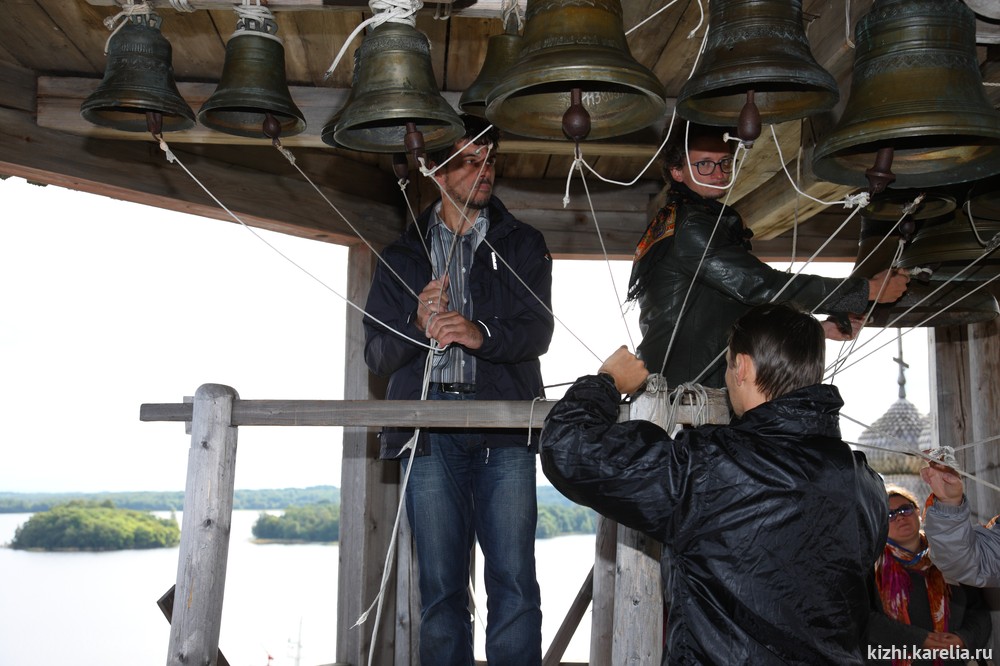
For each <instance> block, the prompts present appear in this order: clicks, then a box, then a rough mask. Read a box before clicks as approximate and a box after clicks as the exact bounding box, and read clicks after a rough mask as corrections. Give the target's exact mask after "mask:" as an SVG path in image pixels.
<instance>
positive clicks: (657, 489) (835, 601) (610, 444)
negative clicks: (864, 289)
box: [541, 305, 889, 666]
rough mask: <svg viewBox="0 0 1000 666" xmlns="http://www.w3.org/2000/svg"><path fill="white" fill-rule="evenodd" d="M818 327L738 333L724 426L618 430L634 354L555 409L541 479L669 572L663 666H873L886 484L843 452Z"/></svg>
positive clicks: (798, 316)
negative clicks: (868, 633) (868, 652)
mask: <svg viewBox="0 0 1000 666" xmlns="http://www.w3.org/2000/svg"><path fill="white" fill-rule="evenodd" d="M824 351H825V343H824V335H823V328H822V326H821V324H820V323H819V322H818V321H817V320H816V319H814V318H813V317H811V316H810V315H808V314H805V313H802V312H799V311H797V310H794V309H792V308H790V307H788V306H786V305H762V306H757V307H755V308H754V309H751V310H750V311H749V312H747V313H746V314H744V315H743V316H742V317H741V318H740V319H739V320H738V321H737V322H736V324H735V326H734V327H733V330H732V334H731V336H730V342H729V348H728V352H727V358H726V377H725V379H726V386H727V388H728V389H729V397H730V401H731V403H732V407H733V412H734V413H735V414H736V417H735V418H734V419H733V420H732V421H731V422H730V423H729V425H725V426H723V425H705V426H700V427H697V428H690V429H685V430H682V431H681V432H680V433H679V434H678V435H677V436H676V437H675V438H673V439H671V437H670V436H669V435H668V434H667V433H666V432H665V431H664V430H663V429H662V428H660V427H659V426H658V425H655V424H653V423H650V422H648V421H626V422H623V423H618V422H617V417H618V406H619V400H620V398H621V394H622V393H632V392H634V391H635V390H636V389H637V388H638V387H639V386H641V385H642V383H643V382H645V379H646V376H647V375H648V372H647V371H646V368H645V365H644V364H643V362H642V361H640V360H639V359H637V358H636V357H635V356H633V355H632V354H631V353H629V352H628V351H627V350H626V349H625V348H624V347H622V348H620V349H619V350H618V351H617V352H615V354H613V355H612V356H611V357H610V358H609V359H608V360H607V361H605V363H604V365H603V366H602V367H601V370H600V372H599V374H598V375H591V376H588V377H581V378H580V379H578V380H577V382H576V384H574V385H573V387H572V388H570V390H569V391H567V393H566V395H565V397H563V399H562V400H560V401H559V402H558V403H557V404H556V405H555V406H554V407H553V408H552V410H551V411H550V412H549V415H548V417H547V418H546V422H545V428H544V430H543V431H542V443H541V446H542V449H541V459H542V469H543V470H544V471H545V475H546V476H547V477H548V478H549V480H550V481H552V484H553V485H554V486H555V487H556V488H558V489H559V490H560V491H561V492H562V493H563V494H564V495H566V497H568V498H570V499H571V500H573V501H574V502H577V503H579V504H583V505H586V506H589V507H592V508H593V509H595V510H596V511H598V512H599V513H601V514H603V515H605V516H607V517H609V518H611V519H613V520H616V521H618V522H620V523H622V524H624V525H626V526H628V527H631V528H633V529H636V530H639V531H641V532H643V533H645V534H647V535H649V536H650V537H652V538H654V539H657V540H659V541H660V542H662V543H663V546H664V559H665V560H666V561H668V562H669V564H670V567H671V570H672V575H671V576H670V588H669V590H668V591H667V598H669V599H670V615H669V618H668V623H667V641H666V646H665V650H664V654H663V663H664V664H726V665H731V664H753V665H754V666H766V665H768V664H803V665H806V664H808V665H810V666H812V665H816V664H830V665H831V666H846V665H849V664H855V665H858V666H860V665H861V664H863V663H864V657H865V652H864V651H863V648H862V641H863V637H864V635H865V627H866V623H867V621H868V616H869V612H870V610H871V608H872V607H873V603H874V596H873V590H874V580H873V575H874V565H875V560H876V558H877V557H878V556H879V554H880V553H881V552H882V548H883V546H884V545H885V538H886V534H887V532H888V526H889V518H888V509H887V505H886V494H885V489H884V486H883V484H882V480H881V479H880V478H879V476H878V474H876V473H875V472H874V471H873V470H872V469H871V468H870V467H869V466H868V464H867V462H866V460H865V456H864V454H863V453H860V452H856V451H852V450H851V449H850V447H848V445H847V444H846V443H844V442H843V441H841V439H840V427H839V423H838V416H839V409H840V407H841V406H842V405H843V401H842V400H841V399H840V395H839V393H838V392H837V389H836V387H834V386H830V385H826V384H820V383H819V382H820V381H821V380H822V378H823V365H824Z"/></svg>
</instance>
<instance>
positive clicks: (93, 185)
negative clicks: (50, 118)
mask: <svg viewBox="0 0 1000 666" xmlns="http://www.w3.org/2000/svg"><path fill="white" fill-rule="evenodd" d="M192 148H194V147H192ZM173 152H174V153H175V155H176V156H177V157H178V158H179V159H180V160H182V161H184V163H185V166H187V167H188V168H189V169H190V170H191V171H192V172H193V173H194V174H196V175H197V176H198V177H199V178H200V179H201V182H205V183H210V184H211V190H212V193H213V194H214V195H215V196H216V197H218V199H219V200H220V201H222V202H224V203H225V204H227V206H228V207H229V209H230V210H232V211H234V212H235V213H236V214H237V215H239V216H240V218H241V219H242V221H244V222H246V223H247V224H248V225H250V226H254V227H259V228H262V229H269V230H271V231H278V232H281V233H287V234H290V235H293V236H300V237H303V238H310V239H315V240H322V241H325V242H330V243H338V244H341V245H354V244H357V243H359V242H360V240H359V238H358V233H355V229H358V230H359V232H360V233H361V234H362V235H363V236H364V237H365V238H366V239H367V240H368V241H369V242H371V243H373V244H376V245H379V244H386V243H389V242H391V241H392V240H394V239H395V238H396V236H398V234H399V231H400V230H401V229H402V228H403V226H404V221H405V220H404V209H403V208H402V207H399V206H394V205H391V204H389V203H385V202H384V201H389V200H391V198H390V196H389V194H388V193H389V192H392V191H393V190H390V189H389V188H388V187H387V188H386V192H387V195H386V197H385V199H384V201H375V200H371V199H367V198H365V197H362V196H357V195H355V194H351V193H348V192H344V191H341V190H335V189H332V188H330V187H327V186H325V185H318V186H317V187H319V188H320V190H321V191H322V192H323V195H324V196H325V197H326V199H327V200H328V201H329V202H331V203H332V204H334V205H335V206H336V207H337V210H338V211H340V212H341V214H342V215H343V216H344V218H346V219H347V220H350V221H351V223H352V224H353V228H352V226H351V225H349V224H348V223H347V222H345V221H344V219H343V218H341V217H340V216H338V215H336V214H334V213H333V212H332V211H331V209H330V207H329V205H328V204H326V203H325V202H323V201H322V200H321V199H320V197H319V195H318V194H317V193H316V191H315V189H313V188H312V187H311V186H309V185H308V184H306V183H305V182H304V181H303V180H302V178H301V177H300V176H298V175H297V174H296V175H294V176H293V175H282V174H275V173H266V172H259V171H253V172H251V171H248V170H245V169H241V168H237V167H234V166H233V165H232V164H228V163H225V162H223V161H220V160H215V159H211V158H206V157H204V156H202V155H199V154H196V153H187V152H184V151H182V150H180V148H179V147H177V146H174V147H173ZM275 154H277V153H275ZM279 159H280V157H279ZM340 159H343V158H340ZM352 169H353V172H351V173H352V174H365V175H364V176H361V175H357V176H352V177H368V178H375V177H383V176H384V174H382V173H381V172H379V171H377V170H375V169H373V168H372V169H371V170H370V173H369V172H368V171H367V170H366V169H368V168H367V167H366V165H364V164H356V165H353V166H352ZM0 175H10V176H19V177H21V178H25V179H27V180H31V181H33V182H37V183H46V184H51V185H58V186H61V187H66V188H69V189H72V190H79V191H82V192H90V193H92V194H98V195H101V196H107V197H112V198H115V199H122V200H124V201H132V202H135V203H141V204H146V205H150V206H156V207H158V208H164V209H166V210H174V211H178V212H182V213H189V214H192V215H200V216H203V217H207V218H213V219H218V220H224V221H227V222H233V219H232V218H231V217H230V216H229V214H228V213H227V212H226V211H225V210H223V209H222V208H221V207H220V206H219V205H218V204H217V203H216V202H215V201H213V200H212V199H211V198H210V197H209V196H208V195H207V194H205V192H204V191H202V189H201V188H199V187H198V185H197V184H196V183H195V182H194V181H193V180H192V179H191V177H190V176H189V175H187V173H186V172H185V171H184V170H183V169H181V168H180V167H179V166H177V165H176V164H171V163H169V162H168V161H167V159H166V157H165V156H164V154H163V152H162V151H161V150H160V149H159V148H158V147H157V146H156V144H154V143H152V142H151V141H149V140H147V141H146V142H145V143H139V142H121V141H107V140H105V141H100V140H93V139H90V138H87V137H80V136H76V135H73V134H66V133H62V132H57V131H55V130H52V129H47V128H42V127H38V126H37V125H35V123H34V120H33V119H32V117H31V116H30V114H27V113H25V112H21V111H11V110H8V109H0ZM395 191H397V192H398V189H396V190H395ZM276 193H279V194H276Z"/></svg>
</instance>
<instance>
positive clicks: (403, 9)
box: [323, 0, 424, 79]
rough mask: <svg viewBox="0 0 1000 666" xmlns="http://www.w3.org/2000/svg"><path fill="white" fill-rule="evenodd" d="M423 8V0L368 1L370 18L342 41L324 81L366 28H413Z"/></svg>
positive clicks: (324, 76) (324, 75)
mask: <svg viewBox="0 0 1000 666" xmlns="http://www.w3.org/2000/svg"><path fill="white" fill-rule="evenodd" d="M423 6H424V2H423V0H370V1H369V3H368V7H369V8H370V9H371V10H372V12H374V13H373V14H372V15H371V17H370V18H367V19H365V20H364V21H362V22H361V23H359V24H358V27H356V28H355V29H354V30H353V31H351V34H349V35H348V36H347V39H345V40H344V44H343V45H342V46H341V47H340V51H338V52H337V57H336V58H334V59H333V64H331V65H330V66H329V67H328V68H327V70H326V73H325V74H323V78H324V79H328V78H330V76H332V75H333V71H334V70H335V69H337V65H339V64H340V59H341V58H343V57H344V52H346V51H347V49H348V47H350V45H351V42H353V41H354V38H355V37H357V36H358V35H359V34H361V31H363V30H364V29H365V28H367V27H368V26H374V27H373V29H374V28H377V27H379V26H380V25H382V24H383V23H404V24H406V25H408V26H410V27H411V28H415V27H416V25H417V18H416V16H417V12H418V11H420V10H421V9H422V8H423Z"/></svg>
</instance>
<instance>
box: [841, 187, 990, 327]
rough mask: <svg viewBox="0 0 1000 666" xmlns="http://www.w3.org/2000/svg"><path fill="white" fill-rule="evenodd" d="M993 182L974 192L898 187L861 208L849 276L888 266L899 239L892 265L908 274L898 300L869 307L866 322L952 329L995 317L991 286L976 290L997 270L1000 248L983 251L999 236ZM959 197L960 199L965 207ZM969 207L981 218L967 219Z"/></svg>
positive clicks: (960, 189) (879, 324)
mask: <svg viewBox="0 0 1000 666" xmlns="http://www.w3.org/2000/svg"><path fill="white" fill-rule="evenodd" d="M997 185H998V183H996V182H992V183H988V182H987V181H981V183H977V186H978V187H980V191H978V192H977V191H974V190H969V189H968V188H967V187H965V188H963V187H960V186H952V187H947V188H938V189H936V190H930V191H926V190H895V191H889V192H886V193H884V194H881V195H878V196H876V197H874V198H873V199H872V202H871V203H869V204H868V206H866V207H865V209H864V210H863V211H862V215H861V236H860V242H859V245H858V257H857V260H856V262H855V267H854V270H853V272H852V275H854V276H860V277H865V278H870V277H872V276H874V275H875V274H876V273H878V272H879V271H881V270H883V269H886V268H889V267H890V265H891V264H892V261H893V258H894V257H895V256H896V251H897V246H898V243H899V242H900V240H901V239H902V240H904V241H905V246H904V248H903V251H902V254H901V255H900V257H899V259H898V261H897V262H896V265H897V266H898V267H900V268H906V269H909V270H910V271H911V272H912V275H913V277H912V278H911V280H910V283H909V286H908V289H907V291H906V293H904V294H903V296H902V297H901V298H900V299H899V300H897V301H896V302H894V303H886V304H878V305H876V306H875V307H874V310H873V311H872V314H871V319H870V322H869V323H870V324H872V325H874V326H882V327H884V326H894V327H912V326H928V327H930V326H953V325H966V324H976V323H981V322H985V321H990V320H992V319H994V318H996V317H997V316H998V315H1000V305H998V303H997V299H996V297H995V296H994V295H993V293H992V291H991V290H989V289H985V288H979V287H981V286H982V285H983V283H984V282H985V281H987V280H989V279H991V278H993V277H996V276H997V275H998V274H1000V253H997V252H996V250H994V251H993V252H992V253H988V254H987V249H988V242H989V240H990V239H992V238H993V237H994V236H995V235H996V234H998V233H1000V195H998V193H997V191H996V189H995V188H996V187H997ZM918 196H919V197H920V199H919V203H918V204H916V205H914V203H913V202H914V201H918V199H917V197H918ZM959 200H964V204H963V205H962V206H959V205H958V203H957V202H958V201H959ZM970 209H971V210H973V211H975V210H976V209H979V210H981V212H982V217H978V216H976V213H973V215H974V217H975V219H974V220H972V221H970V218H969V217H968V216H967V215H966V211H967V210H970ZM907 211H908V212H907ZM904 212H905V213H906V214H904ZM984 254H985V256H984Z"/></svg>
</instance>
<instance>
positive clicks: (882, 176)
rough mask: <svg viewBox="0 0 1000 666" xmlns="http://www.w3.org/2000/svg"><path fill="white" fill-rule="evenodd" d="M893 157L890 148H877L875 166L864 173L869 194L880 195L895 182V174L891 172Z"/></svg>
mask: <svg viewBox="0 0 1000 666" xmlns="http://www.w3.org/2000/svg"><path fill="white" fill-rule="evenodd" d="M893 156H894V151H893V149H892V146H885V147H883V148H879V149H878V152H877V153H876V154H875V165H874V166H872V167H871V168H870V169H867V170H866V171H865V178H867V179H868V191H869V192H870V193H871V194H879V193H881V192H882V191H884V190H885V188H887V187H888V186H889V185H892V183H893V182H894V181H895V180H896V174H894V173H893V172H892V158H893Z"/></svg>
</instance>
